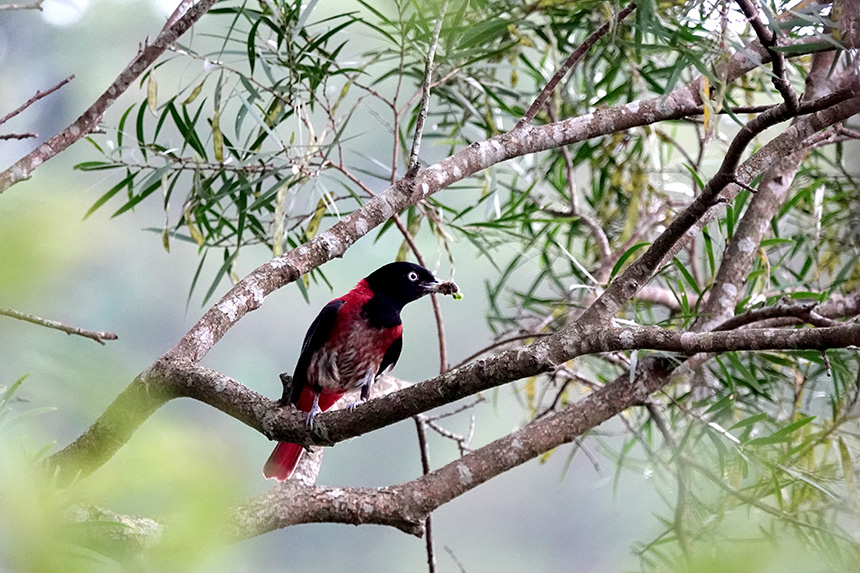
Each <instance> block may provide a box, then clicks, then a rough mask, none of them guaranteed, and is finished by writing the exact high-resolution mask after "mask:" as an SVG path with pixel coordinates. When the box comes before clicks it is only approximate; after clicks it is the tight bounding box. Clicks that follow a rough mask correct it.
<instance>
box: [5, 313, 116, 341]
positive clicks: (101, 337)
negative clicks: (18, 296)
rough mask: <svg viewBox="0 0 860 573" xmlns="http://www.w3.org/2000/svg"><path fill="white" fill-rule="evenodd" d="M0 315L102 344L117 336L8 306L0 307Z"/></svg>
mask: <svg viewBox="0 0 860 573" xmlns="http://www.w3.org/2000/svg"><path fill="white" fill-rule="evenodd" d="M0 315H2V316H8V317H9V318H15V319H18V320H23V321H25V322H30V323H32V324H38V325H39V326H44V327H46V328H53V329H55V330H61V331H63V332H65V333H66V334H69V335H71V334H76V335H78V336H83V337H84V338H89V339H92V340H95V341H96V342H98V343H99V344H102V345H104V341H105V340H116V339H117V338H118V337H117V335H116V334H114V333H112V332H95V331H92V330H85V329H83V328H78V327H77V326H70V325H68V324H63V323H62V322H57V321H56V320H48V319H46V318H40V317H38V316H35V315H32V314H27V313H24V312H18V311H17V310H12V309H10V308H0Z"/></svg>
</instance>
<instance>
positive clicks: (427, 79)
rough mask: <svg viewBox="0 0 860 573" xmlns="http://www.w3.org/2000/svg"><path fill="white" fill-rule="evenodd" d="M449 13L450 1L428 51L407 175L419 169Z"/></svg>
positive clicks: (443, 7) (446, 0)
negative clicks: (436, 63)
mask: <svg viewBox="0 0 860 573" xmlns="http://www.w3.org/2000/svg"><path fill="white" fill-rule="evenodd" d="M447 11H448V0H445V2H444V3H443V4H442V10H441V11H440V12H439V18H438V19H437V20H436V27H435V28H434V29H433V38H432V39H431V40H430V49H429V50H428V51H427V61H426V63H425V65H424V83H423V85H422V87H421V104H420V105H419V106H418V119H417V121H416V122H415V135H414V136H413V139H412V151H411V152H410V153H409V163H408V164H407V167H406V173H410V172H412V170H413V169H415V168H416V167H418V152H419V151H420V150H421V138H422V137H423V135H424V123H425V122H426V121H427V108H428V107H429V105H430V84H431V82H432V81H433V59H434V58H435V57H436V48H437V46H438V45H439V34H441V33H442V21H443V20H444V19H445V12H447Z"/></svg>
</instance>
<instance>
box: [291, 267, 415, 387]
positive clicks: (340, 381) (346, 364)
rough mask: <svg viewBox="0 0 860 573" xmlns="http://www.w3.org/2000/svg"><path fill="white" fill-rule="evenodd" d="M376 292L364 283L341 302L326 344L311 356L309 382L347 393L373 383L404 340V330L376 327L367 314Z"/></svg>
mask: <svg viewBox="0 0 860 573" xmlns="http://www.w3.org/2000/svg"><path fill="white" fill-rule="evenodd" d="M371 298H373V291H371V290H370V288H369V287H368V286H367V282H366V281H364V280H362V281H360V282H359V283H358V285H356V287H355V288H354V289H352V290H351V291H349V292H348V293H347V294H345V295H344V296H342V297H340V298H339V299H335V300H341V301H343V302H344V305H343V306H341V307H340V309H339V310H338V313H337V318H336V319H335V323H334V326H333V327H332V331H331V334H330V335H329V337H328V339H327V340H326V341H325V343H324V344H323V345H322V346H321V347H320V348H318V349H317V350H316V351H315V352H314V353H313V355H312V356H311V359H310V362H309V364H308V368H307V380H308V381H309V382H311V384H315V385H318V386H319V387H320V388H322V390H323V392H324V393H332V394H335V393H336V394H344V393H346V392H349V391H350V390H355V389H356V388H359V387H361V386H363V385H364V384H367V383H368V382H372V381H373V378H374V377H375V376H376V374H377V371H378V370H379V366H380V364H381V363H382V358H383V356H384V355H385V351H386V350H388V347H389V346H391V344H392V343H393V342H394V341H395V340H397V339H398V338H400V337H401V336H402V333H403V327H402V326H401V325H399V324H398V325H397V326H394V327H391V328H379V327H375V326H373V325H372V324H371V323H370V321H369V320H368V318H367V316H366V315H365V314H364V312H363V307H364V305H365V304H366V303H367V302H368V301H369V300H370V299H371Z"/></svg>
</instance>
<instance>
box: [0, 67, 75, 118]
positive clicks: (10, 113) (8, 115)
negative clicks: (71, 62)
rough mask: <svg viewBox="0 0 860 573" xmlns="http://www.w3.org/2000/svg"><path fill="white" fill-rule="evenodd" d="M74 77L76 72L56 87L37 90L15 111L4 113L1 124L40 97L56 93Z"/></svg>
mask: <svg viewBox="0 0 860 573" xmlns="http://www.w3.org/2000/svg"><path fill="white" fill-rule="evenodd" d="M73 79H75V75H74V74H72V75H70V76H69V77H67V78H66V79H64V80H62V81H60V83H58V84H57V85H55V86H54V87H52V88H50V89H48V90H46V91H39V90H36V93H35V95H34V96H33V97H31V98H30V99H28V100H27V101H25V102H24V103H22V104H21V105H20V106H18V108H17V109H15V110H14V111H10V112H9V113H7V114H6V115H4V116H3V117H1V118H0V125H3V124H4V123H6V122H7V121H9V120H10V119H12V118H13V117H15V116H16V115H18V114H19V113H21V112H22V111H24V110H25V109H27V108H28V107H30V106H31V105H33V104H34V103H36V102H37V101H39V100H40V99H42V98H43V97H45V96H49V95H51V94H52V93H54V92H55V91H57V90H58V89H60V88H61V87H63V86H64V85H66V84H67V83H69V82H70V81H72V80H73Z"/></svg>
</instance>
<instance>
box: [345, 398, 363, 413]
mask: <svg viewBox="0 0 860 573" xmlns="http://www.w3.org/2000/svg"><path fill="white" fill-rule="evenodd" d="M365 402H367V398H359V399H358V400H356V401H355V402H350V403H349V404H347V405H346V407H347V409H348V410H349V411H350V412H352V411H354V410H355V408H356V406H358V405H360V404H364V403H365Z"/></svg>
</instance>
